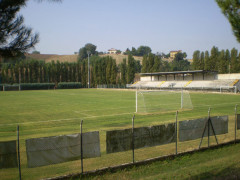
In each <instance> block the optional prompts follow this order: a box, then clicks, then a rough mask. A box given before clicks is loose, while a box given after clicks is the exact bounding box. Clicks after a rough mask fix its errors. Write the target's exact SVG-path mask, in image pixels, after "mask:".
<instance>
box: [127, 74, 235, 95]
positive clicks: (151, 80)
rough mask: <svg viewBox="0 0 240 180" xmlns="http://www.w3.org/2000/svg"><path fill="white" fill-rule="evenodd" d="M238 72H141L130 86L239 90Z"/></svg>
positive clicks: (141, 87)
mask: <svg viewBox="0 0 240 180" xmlns="http://www.w3.org/2000/svg"><path fill="white" fill-rule="evenodd" d="M239 80H240V73H234V74H218V72H216V71H206V70H195V71H174V72H154V73H141V74H140V81H138V82H135V83H134V84H132V85H131V86H130V88H139V89H172V90H174V89H187V90H205V91H220V92H222V91H229V92H237V91H240V81H239Z"/></svg>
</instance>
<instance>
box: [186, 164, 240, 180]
mask: <svg viewBox="0 0 240 180" xmlns="http://www.w3.org/2000/svg"><path fill="white" fill-rule="evenodd" d="M236 166H237V164H233V165H231V166H228V167H226V168H224V169H222V170H214V171H209V172H204V173H201V174H198V175H195V176H191V177H190V178H186V179H193V180H195V179H215V180H230V179H240V167H236Z"/></svg>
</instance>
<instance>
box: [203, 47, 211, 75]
mask: <svg viewBox="0 0 240 180" xmlns="http://www.w3.org/2000/svg"><path fill="white" fill-rule="evenodd" d="M204 69H205V70H211V62H210V59H209V52H208V51H205V54H204Z"/></svg>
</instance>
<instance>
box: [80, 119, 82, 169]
mask: <svg viewBox="0 0 240 180" xmlns="http://www.w3.org/2000/svg"><path fill="white" fill-rule="evenodd" d="M82 125H83V120H81V125H80V129H81V134H80V139H81V144H80V146H81V149H80V150H81V170H82V173H83V147H82V145H83V143H82V141H83V138H82Z"/></svg>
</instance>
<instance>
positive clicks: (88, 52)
mask: <svg viewBox="0 0 240 180" xmlns="http://www.w3.org/2000/svg"><path fill="white" fill-rule="evenodd" d="M87 54H88V88H90V66H89V55H90V54H91V52H90V51H87Z"/></svg>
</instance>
